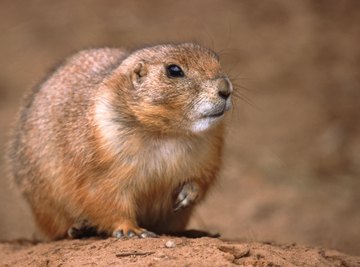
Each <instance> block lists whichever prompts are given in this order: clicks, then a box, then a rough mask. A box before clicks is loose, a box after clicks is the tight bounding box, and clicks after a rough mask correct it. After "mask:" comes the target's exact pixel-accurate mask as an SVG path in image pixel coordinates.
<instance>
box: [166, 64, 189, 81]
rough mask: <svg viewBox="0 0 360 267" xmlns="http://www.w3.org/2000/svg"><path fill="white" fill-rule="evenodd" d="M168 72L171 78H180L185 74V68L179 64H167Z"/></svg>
mask: <svg viewBox="0 0 360 267" xmlns="http://www.w3.org/2000/svg"><path fill="white" fill-rule="evenodd" d="M166 74H167V76H168V77H171V78H178V77H184V76H185V74H184V72H183V70H182V69H181V68H180V67H179V66H178V65H175V64H171V65H168V66H166Z"/></svg>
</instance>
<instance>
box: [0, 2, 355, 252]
mask: <svg viewBox="0 0 360 267" xmlns="http://www.w3.org/2000/svg"><path fill="white" fill-rule="evenodd" d="M0 33H1V36H0V40H1V42H0V58H1V60H0V149H1V150H0V154H4V147H5V144H6V141H7V133H8V132H9V128H10V125H11V124H12V122H13V120H14V117H15V114H16V111H17V109H18V106H19V104H20V102H21V96H22V95H23V93H24V92H25V91H26V90H28V89H29V88H31V87H32V86H34V85H35V84H36V83H37V82H38V81H39V80H40V79H41V78H42V77H43V75H44V74H45V73H46V72H47V70H48V69H49V68H51V67H52V66H53V65H54V64H55V63H57V62H58V61H59V60H61V59H62V58H64V57H66V56H67V55H69V54H71V53H72V52H74V51H76V50H79V49H81V48H84V47H89V46H123V47H128V48H134V47H137V46H142V45H144V44H145V45H146V44H153V43H159V42H169V41H175V42H179V41H198V42H200V43H201V44H203V45H206V46H208V47H210V48H213V49H214V50H215V51H218V52H219V54H220V55H221V59H222V62H223V65H224V66H225V69H226V70H227V71H228V72H229V73H230V75H231V76H232V77H233V82H234V84H236V85H237V90H239V91H240V92H241V93H242V94H243V95H244V99H243V100H241V99H239V100H238V101H237V105H236V107H235V109H234V112H233V115H232V119H231V123H230V127H229V131H228V138H227V148H226V153H225V160H224V163H225V166H224V169H223V172H222V175H221V181H220V183H219V186H218V187H217V188H216V189H215V190H214V191H213V194H211V195H210V197H209V198H208V200H207V201H206V202H205V203H204V204H203V205H202V206H201V207H200V208H199V210H198V211H197V212H196V214H195V216H194V218H193V221H192V224H191V226H192V227H196V228H201V229H205V230H210V231H213V232H220V233H222V235H223V237H225V238H229V239H241V240H246V241H276V242H297V243H302V244H307V245H319V246H324V247H328V248H335V249H338V250H340V251H344V252H347V253H351V254H357V255H360V205H359V203H360V193H359V190H360V179H359V178H360V177H359V176H360V135H359V133H360V126H359V125H360V124H359V117H360V115H359V114H360V77H359V74H360V73H359V72H360V47H359V43H360V2H359V1H356V0H354V1H335V0H334V1H330V0H326V1H325V0H323V1H300V0H299V1H288V0H269V1H251V0H247V1H215V0H214V1H205V0H204V1H90V0H88V1H70V0H67V1H45V0H44V1H1V2H0ZM0 165H1V166H0V177H1V179H0V239H12V238H18V237H31V236H32V235H33V232H34V225H33V222H32V220H31V215H30V213H29V211H28V208H27V206H26V204H25V203H24V202H23V201H22V200H21V198H20V197H19V194H18V193H16V191H14V190H13V189H11V187H10V186H9V182H8V178H7V175H6V173H5V163H4V161H3V160H1V161H0Z"/></svg>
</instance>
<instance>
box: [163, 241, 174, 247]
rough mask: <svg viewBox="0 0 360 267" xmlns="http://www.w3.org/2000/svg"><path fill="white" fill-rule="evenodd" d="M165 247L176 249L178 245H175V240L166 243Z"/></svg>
mask: <svg viewBox="0 0 360 267" xmlns="http://www.w3.org/2000/svg"><path fill="white" fill-rule="evenodd" d="M165 247H167V248H174V247H176V244H175V242H174V240H168V241H166V243H165Z"/></svg>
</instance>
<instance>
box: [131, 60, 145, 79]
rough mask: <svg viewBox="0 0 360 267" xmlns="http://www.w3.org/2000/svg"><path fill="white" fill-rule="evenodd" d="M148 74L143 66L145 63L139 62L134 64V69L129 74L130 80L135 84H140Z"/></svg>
mask: <svg viewBox="0 0 360 267" xmlns="http://www.w3.org/2000/svg"><path fill="white" fill-rule="evenodd" d="M147 73H148V70H147V67H146V65H145V62H143V61H140V62H137V63H136V64H135V67H134V69H133V71H132V73H131V80H132V82H133V83H135V84H140V83H141V82H142V80H143V78H144V76H146V74H147Z"/></svg>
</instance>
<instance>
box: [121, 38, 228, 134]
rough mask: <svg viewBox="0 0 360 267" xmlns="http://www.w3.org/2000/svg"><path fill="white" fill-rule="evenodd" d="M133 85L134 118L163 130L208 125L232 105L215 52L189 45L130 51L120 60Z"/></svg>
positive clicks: (198, 129) (189, 129)
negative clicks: (128, 54)
mask: <svg viewBox="0 0 360 267" xmlns="http://www.w3.org/2000/svg"><path fill="white" fill-rule="evenodd" d="M121 65H123V66H126V68H125V69H126V70H127V71H128V73H127V76H128V77H129V79H130V82H131V84H132V86H131V87H132V88H131V90H130V91H129V92H128V94H130V95H131V99H132V104H131V105H129V107H130V109H131V110H132V112H133V114H134V117H135V118H136V120H137V121H138V122H140V123H141V124H142V125H143V126H144V127H147V128H151V129H152V130H159V131H162V132H184V131H185V132H192V133H198V132H203V131H206V130H207V129H210V128H211V127H212V126H214V125H216V124H217V123H218V122H219V121H221V120H222V118H223V117H224V113H225V112H226V111H228V110H229V109H230V107H231V93H232V91H233V88H232V84H231V82H230V80H229V79H228V78H227V76H226V75H225V74H224V73H223V71H222V69H221V66H220V62H219V59H218V56H217V55H216V54H215V53H214V52H212V51H211V50H208V49H206V48H204V47H201V46H199V45H196V44H192V43H185V44H179V45H173V44H171V45H158V46H154V47H150V48H145V49H142V50H138V51H135V52H134V53H133V54H131V55H130V56H129V57H128V58H127V59H125V60H124V62H123V63H122V64H121Z"/></svg>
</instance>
